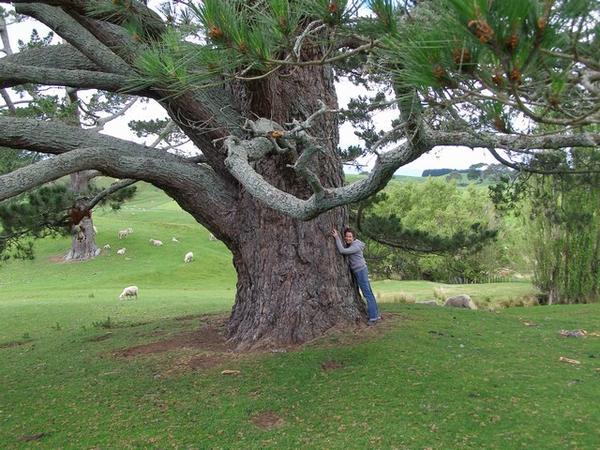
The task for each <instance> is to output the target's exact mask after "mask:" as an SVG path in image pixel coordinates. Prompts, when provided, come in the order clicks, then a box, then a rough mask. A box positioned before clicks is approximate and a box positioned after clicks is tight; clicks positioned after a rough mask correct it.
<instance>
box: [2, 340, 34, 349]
mask: <svg viewBox="0 0 600 450" xmlns="http://www.w3.org/2000/svg"><path fill="white" fill-rule="evenodd" d="M29 343H31V339H29V340H27V341H8V342H0V348H11V347H18V346H20V345H25V344H29Z"/></svg>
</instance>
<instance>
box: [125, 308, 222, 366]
mask: <svg viewBox="0 0 600 450" xmlns="http://www.w3.org/2000/svg"><path fill="white" fill-rule="evenodd" d="M225 332H226V322H225V318H224V317H223V316H222V315H219V316H216V315H215V316H212V317H210V318H209V320H207V321H206V322H205V323H203V324H201V325H200V328H198V329H197V330H195V331H191V332H190V331H188V332H185V333H182V334H178V335H176V336H173V337H171V338H170V339H166V340H162V341H156V342H150V343H148V344H142V345H136V346H133V347H129V348H125V349H122V350H119V351H117V352H115V353H114V356H117V357H121V358H132V357H135V356H139V355H149V354H153V353H162V352H167V351H171V350H181V349H198V350H203V351H212V352H229V351H231V350H232V348H231V345H230V344H228V343H227V338H226V335H225Z"/></svg>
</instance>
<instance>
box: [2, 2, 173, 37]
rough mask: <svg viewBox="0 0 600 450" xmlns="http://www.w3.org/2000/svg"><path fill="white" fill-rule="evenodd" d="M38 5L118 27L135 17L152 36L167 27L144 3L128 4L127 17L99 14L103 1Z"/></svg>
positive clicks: (112, 13) (107, 13)
mask: <svg viewBox="0 0 600 450" xmlns="http://www.w3.org/2000/svg"><path fill="white" fill-rule="evenodd" d="M0 3H13V4H15V5H18V4H22V3H31V2H30V0H0ZM38 3H45V4H46V5H51V6H60V7H62V8H63V9H64V10H65V11H73V12H76V13H77V14H80V15H82V16H89V17H94V18H96V19H101V20H104V21H106V22H110V23H114V24H117V25H121V24H123V23H125V22H127V21H128V20H129V18H130V17H131V16H135V17H137V19H138V20H139V21H140V22H141V23H142V24H143V28H144V32H145V33H148V34H150V35H151V36H158V35H159V34H161V33H162V32H163V31H164V29H165V25H164V23H163V21H162V19H161V18H160V16H159V15H158V14H156V13H155V12H154V11H152V10H151V9H150V8H148V7H147V6H146V5H145V4H144V3H142V2H139V1H135V0H131V1H128V2H127V3H128V4H127V8H124V10H126V11H127V15H124V14H122V13H121V12H119V11H115V10H111V11H108V12H105V13H101V12H99V11H101V10H103V9H104V8H102V6H103V3H105V2H103V1H101V0H86V1H83V0H46V1H42V2H38Z"/></svg>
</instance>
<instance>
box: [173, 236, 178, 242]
mask: <svg viewBox="0 0 600 450" xmlns="http://www.w3.org/2000/svg"><path fill="white" fill-rule="evenodd" d="M171 242H179V239H177V238H176V237H175V236H173V237H172V238H171Z"/></svg>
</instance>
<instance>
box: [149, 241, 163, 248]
mask: <svg viewBox="0 0 600 450" xmlns="http://www.w3.org/2000/svg"><path fill="white" fill-rule="evenodd" d="M150 243H151V244H152V245H154V246H155V247H160V246H161V245H163V243H162V241H159V240H158V239H150Z"/></svg>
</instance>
